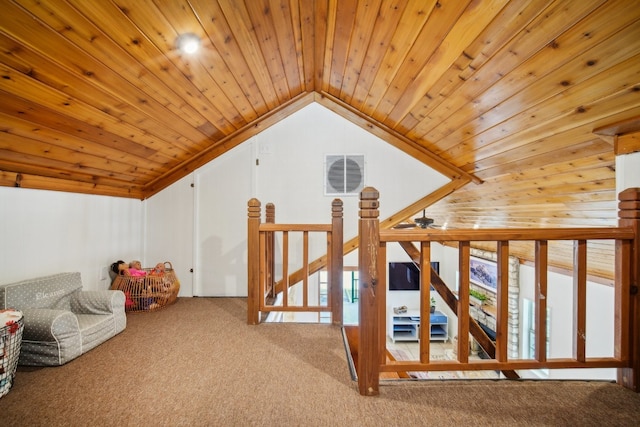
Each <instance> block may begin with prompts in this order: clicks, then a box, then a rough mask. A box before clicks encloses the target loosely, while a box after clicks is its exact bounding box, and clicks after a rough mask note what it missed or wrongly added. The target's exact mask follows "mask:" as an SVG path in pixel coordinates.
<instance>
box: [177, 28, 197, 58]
mask: <svg viewBox="0 0 640 427" xmlns="http://www.w3.org/2000/svg"><path fill="white" fill-rule="evenodd" d="M176 45H177V46H178V50H180V52H182V53H186V54H188V55H191V54H194V53H196V52H197V51H198V49H200V37H198V36H197V35H196V34H193V33H184V34H181V35H179V36H178V38H177V39H176Z"/></svg>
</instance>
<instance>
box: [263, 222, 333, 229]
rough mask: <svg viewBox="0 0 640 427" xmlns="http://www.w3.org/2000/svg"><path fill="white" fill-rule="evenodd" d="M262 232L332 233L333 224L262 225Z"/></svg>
mask: <svg viewBox="0 0 640 427" xmlns="http://www.w3.org/2000/svg"><path fill="white" fill-rule="evenodd" d="M259 230H260V231H331V224H271V223H262V224H260V227H259Z"/></svg>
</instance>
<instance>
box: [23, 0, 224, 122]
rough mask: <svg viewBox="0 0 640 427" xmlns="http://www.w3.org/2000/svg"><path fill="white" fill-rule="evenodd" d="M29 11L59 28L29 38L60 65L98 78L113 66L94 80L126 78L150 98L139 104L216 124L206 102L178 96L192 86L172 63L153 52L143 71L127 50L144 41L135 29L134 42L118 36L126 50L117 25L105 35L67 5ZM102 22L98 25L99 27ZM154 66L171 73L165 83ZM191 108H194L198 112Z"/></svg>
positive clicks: (184, 117) (48, 6)
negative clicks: (151, 102)
mask: <svg viewBox="0 0 640 427" xmlns="http://www.w3.org/2000/svg"><path fill="white" fill-rule="evenodd" d="M83 4H84V3H83ZM31 11H32V12H33V13H34V14H36V15H37V17H38V18H39V19H40V20H42V22H45V23H47V24H48V25H51V26H52V27H53V28H55V29H56V30H57V34H56V33H53V34H51V33H49V34H38V33H29V43H30V44H32V45H34V46H38V45H39V44H40V45H41V44H42V42H41V40H46V41H47V45H46V46H47V49H46V52H47V53H49V54H55V55H56V56H55V58H56V60H57V61H58V62H59V61H64V62H65V63H68V64H69V67H70V68H76V67H78V65H81V66H82V69H83V70H84V71H87V72H90V73H94V76H95V75H96V74H97V73H98V71H99V70H100V69H101V68H94V67H100V64H109V67H110V69H111V72H101V73H100V76H99V77H94V78H96V79H98V80H100V79H108V78H113V77H116V78H118V79H119V78H121V77H124V78H125V79H126V80H127V81H128V82H129V83H130V84H132V85H134V86H136V87H137V88H139V90H143V91H144V93H145V94H146V96H144V97H141V98H140V100H139V103H144V102H148V100H147V98H149V97H152V98H154V99H155V100H157V101H158V102H159V103H161V104H163V105H166V107H167V108H169V109H171V110H172V111H173V112H174V114H177V115H179V116H181V117H182V118H183V119H185V120H187V121H190V122H191V123H195V124H197V126H203V125H204V124H205V123H206V120H207V119H205V117H203V112H205V114H208V115H209V118H211V119H213V116H211V112H214V111H215V108H214V107H213V106H211V105H210V104H208V103H202V101H203V100H202V99H199V98H192V99H190V101H191V103H186V102H184V99H183V98H181V97H180V96H179V95H178V94H177V93H176V91H177V90H188V88H189V87H190V86H191V84H190V83H189V81H188V80H187V79H184V77H183V75H182V74H181V73H179V72H177V71H176V70H175V69H174V68H173V67H170V66H168V65H170V63H168V61H163V60H162V58H160V57H159V55H157V52H158V51H157V50H156V51H155V52H156V55H155V57H153V56H150V55H147V58H146V61H145V66H142V64H141V62H139V60H136V58H134V57H133V56H132V55H131V52H130V51H128V50H127V48H126V46H127V45H128V44H129V43H138V44H139V43H140V39H141V37H140V34H139V32H138V31H137V30H136V29H131V27H130V26H129V27H127V28H128V29H130V31H131V32H130V34H131V38H126V37H124V38H123V37H121V36H120V42H121V43H122V44H123V45H124V46H125V47H124V48H123V47H121V46H119V45H118V44H116V42H115V40H114V39H113V37H116V36H118V33H117V32H114V30H116V29H117V28H119V26H117V27H115V28H114V29H111V30H107V31H109V33H105V32H104V31H103V30H101V29H99V28H97V27H96V26H95V25H94V24H93V22H91V21H89V20H87V18H86V17H85V16H83V15H82V14H80V13H79V12H78V10H77V9H76V8H75V7H71V6H70V5H69V4H68V3H62V2H57V3H52V4H42V3H39V4H38V6H34V7H33V8H31ZM99 19H100V18H99ZM99 19H98V22H100V20H99ZM32 21H33V20H32ZM69 22H73V26H70V25H69V24H68V23H69ZM107 22H110V21H106V22H103V24H106V23H107ZM69 28H72V30H71V31H69ZM125 34H126V33H125ZM136 34H137V37H136ZM20 35H21V36H22V37H24V36H25V34H20ZM53 42H55V46H52V45H50V44H51V43H53ZM144 45H145V48H146V46H147V45H150V43H144ZM149 47H151V46H149ZM80 49H82V50H80ZM151 66H153V67H155V69H156V70H158V71H159V72H161V74H168V75H169V76H168V78H167V80H165V81H163V80H162V79H160V78H159V77H158V76H157V75H156V74H154V73H152V72H146V71H147V70H146V68H148V67H151ZM178 81H182V84H181V85H179V86H178V85H175V82H178ZM192 90H193V91H194V92H195V88H193V87H192ZM192 105H196V106H197V109H196V108H194V107H192ZM220 117H222V115H219V116H216V117H215V119H213V120H210V121H212V122H213V123H215V124H216V125H217V126H219V127H221V128H222V129H224V128H225V126H229V124H228V123H224V121H220V120H219V118H220Z"/></svg>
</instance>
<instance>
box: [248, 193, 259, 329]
mask: <svg viewBox="0 0 640 427" xmlns="http://www.w3.org/2000/svg"><path fill="white" fill-rule="evenodd" d="M247 205H248V208H247V211H248V218H247V270H248V271H247V296H248V297H247V323H248V324H249V325H257V324H258V323H260V303H259V300H258V296H259V293H260V201H259V200H258V199H256V198H253V199H251V200H249V202H248V204H247Z"/></svg>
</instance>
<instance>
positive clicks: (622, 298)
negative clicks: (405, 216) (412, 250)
mask: <svg viewBox="0 0 640 427" xmlns="http://www.w3.org/2000/svg"><path fill="white" fill-rule="evenodd" d="M378 196H379V195H378V192H377V191H376V190H375V189H374V188H370V187H369V188H365V189H364V190H363V191H362V193H361V199H360V224H359V230H360V233H359V245H358V246H359V278H360V289H359V292H360V300H359V304H360V305H359V310H360V322H359V343H358V362H357V369H358V388H359V391H360V393H361V394H362V395H377V394H379V379H380V372H398V373H401V372H408V371H464V370H500V371H503V372H504V373H515V371H516V370H523V369H527V370H528V369H564V368H617V369H618V382H619V383H621V384H622V385H624V386H625V387H628V388H631V389H633V390H635V391H639V381H638V375H639V372H640V355H639V352H640V350H639V348H638V347H639V346H640V337H639V335H640V311H639V307H638V292H637V291H638V287H637V285H638V277H639V276H638V267H639V265H640V261H639V259H640V247H639V243H638V242H639V241H640V239H639V238H638V230H639V229H640V227H639V223H640V189H637V188H636V189H629V190H626V191H624V192H622V193H621V194H620V205H619V206H620V220H619V226H618V227H612V228H572V229H499V230H498V229H492V230H431V229H427V230H422V229H415V230H407V229H404V230H393V229H391V230H380V227H379V220H378ZM602 239H606V240H614V241H615V247H616V251H615V252H616V261H615V268H616V273H615V283H614V293H615V296H614V306H615V307H614V312H615V314H614V316H615V331H614V350H613V356H611V357H587V354H586V318H587V316H586V314H587V313H586V307H587V305H586V282H587V274H586V271H587V265H586V263H587V256H586V248H587V242H588V241H592V240H602ZM519 240H524V241H534V242H535V252H536V259H535V281H536V283H535V297H534V305H535V308H534V311H535V358H534V359H512V358H510V357H509V355H508V352H507V347H508V339H507V337H508V305H507V303H508V295H507V292H508V277H509V276H508V258H509V242H510V241H519ZM555 240H569V241H573V242H574V260H575V262H574V264H575V266H574V290H573V292H574V298H573V299H574V303H573V307H567V310H572V312H573V333H572V336H573V355H572V357H567V358H548V357H547V351H546V349H547V347H546V346H547V341H546V313H547V311H546V309H547V306H546V305H547V299H546V296H547V269H548V259H547V248H548V244H549V241H555ZM473 241H493V242H496V245H497V266H498V267H497V268H498V280H497V289H496V295H497V296H496V311H497V314H496V331H495V332H496V337H495V342H492V341H491V340H490V339H489V338H488V337H487V336H486V334H485V336H484V337H481V336H480V335H482V334H483V333H484V332H482V331H481V330H480V331H478V329H479V328H478V327H477V324H476V323H475V321H474V320H473V319H472V318H471V317H470V313H469V302H470V301H469V279H470V278H469V271H470V268H469V267H470V265H469V263H470V242H473ZM389 242H400V243H401V244H402V245H404V246H405V247H406V245H407V244H410V243H412V242H416V243H418V244H419V248H418V249H417V250H418V251H419V252H418V255H417V258H418V260H417V261H418V262H419V264H420V267H421V268H420V272H421V273H420V274H421V282H422V283H432V284H433V285H434V287H435V289H436V290H438V292H440V295H441V296H442V297H443V299H444V300H445V302H447V304H449V305H450V306H451V307H453V308H455V310H453V311H454V313H455V314H456V315H457V316H458V330H457V336H458V342H457V349H456V350H457V351H456V354H457V359H456V360H430V354H429V341H430V340H429V331H430V325H429V319H430V316H429V306H430V303H429V300H430V295H429V286H421V290H420V314H421V315H420V328H419V331H420V340H419V342H420V357H419V360H414V361H387V358H386V357H385V347H386V339H385V335H386V327H385V324H386V316H385V312H386V289H387V284H386V266H387V260H386V250H387V243H389ZM431 242H456V243H457V245H458V249H459V259H458V267H459V272H460V277H459V289H458V295H457V296H455V295H453V294H452V293H451V292H450V291H449V292H447V290H446V289H443V288H447V287H446V285H445V284H444V283H443V282H442V281H441V279H440V278H439V277H438V276H437V275H436V274H435V273H433V272H432V271H431V268H430V258H431V257H430V251H431V246H430V244H431ZM470 333H471V334H472V335H473V336H474V337H478V338H479V339H478V342H479V343H480V344H481V345H482V346H483V348H484V349H485V350H487V353H488V354H489V357H490V359H481V360H471V359H470V358H469V334H470ZM483 342H484V344H483ZM491 347H492V348H491ZM507 376H508V377H509V376H510V375H507ZM513 376H515V375H511V377H513Z"/></svg>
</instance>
